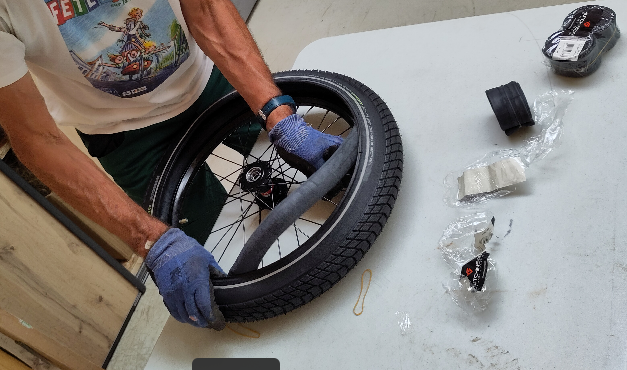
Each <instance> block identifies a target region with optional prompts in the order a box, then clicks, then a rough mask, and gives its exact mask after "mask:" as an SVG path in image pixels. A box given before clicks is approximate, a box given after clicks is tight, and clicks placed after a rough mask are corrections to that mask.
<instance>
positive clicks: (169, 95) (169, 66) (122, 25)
mask: <svg viewBox="0 0 627 370" xmlns="http://www.w3.org/2000/svg"><path fill="white" fill-rule="evenodd" d="M0 66H1V68H0V87H4V86H8V85H10V84H12V83H13V82H15V81H17V80H19V79H20V78H21V77H23V76H24V75H25V74H26V73H27V72H28V71H30V72H31V74H32V75H34V76H35V78H36V82H37V85H38V87H39V90H40V92H41V94H42V95H43V97H44V99H45V101H46V105H47V107H48V110H49V111H50V114H51V115H52V117H53V118H54V120H55V122H56V123H57V124H58V125H65V126H74V127H76V128H78V129H79V130H81V131H82V132H84V133H87V134H103V133H114V132H119V131H126V130H132V129H138V128H142V127H146V126H149V125H151V124H154V123H157V122H161V121H164V120H166V119H169V118H172V117H174V116H176V115H177V114H179V113H181V112H183V111H184V110H185V109H187V108H189V106H191V105H192V103H193V102H194V101H195V100H196V99H197V98H198V96H200V93H201V92H202V90H203V89H204V87H205V85H206V84H207V81H208V80H209V76H210V75H211V70H212V68H213V62H212V61H211V60H210V59H209V58H207V56H205V55H204V53H203V52H202V51H201V50H200V48H199V47H198V46H197V45H196V43H195V41H194V40H193V39H192V38H191V36H190V34H189V31H188V29H187V26H186V24H185V21H184V19H183V15H182V13H181V8H180V4H179V0H0Z"/></svg>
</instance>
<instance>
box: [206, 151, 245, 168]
mask: <svg viewBox="0 0 627 370" xmlns="http://www.w3.org/2000/svg"><path fill="white" fill-rule="evenodd" d="M211 155H212V156H214V157H217V158H220V159H222V160H223V161H227V162H230V163H233V164H234V165H236V166H241V164H240V163H237V162H233V161H232V160H230V159H227V158H224V157H222V156H219V155H217V154H213V153H211ZM236 172H237V171H236Z"/></svg>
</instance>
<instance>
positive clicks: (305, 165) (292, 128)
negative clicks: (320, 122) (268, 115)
mask: <svg viewBox="0 0 627 370" xmlns="http://www.w3.org/2000/svg"><path fill="white" fill-rule="evenodd" d="M268 136H269V138H270V142H272V144H274V145H275V146H276V147H277V150H278V152H279V154H280V155H281V157H282V158H283V160H285V162H287V163H288V164H289V165H290V166H292V167H294V168H296V169H297V170H299V171H301V172H302V173H304V174H305V175H307V176H311V174H313V173H314V172H315V171H316V170H317V169H319V168H320V167H322V165H323V164H324V162H325V161H326V160H327V159H329V158H330V157H331V155H333V153H334V152H335V151H336V150H337V148H338V147H339V146H340V145H341V144H342V142H343V141H344V139H342V138H341V137H339V136H333V135H329V134H324V133H322V132H320V131H318V130H316V129H314V128H312V127H311V126H309V125H307V123H306V122H305V121H304V120H303V118H302V117H301V116H299V115H298V114H292V115H291V116H288V117H286V118H284V119H283V120H281V121H279V123H277V124H276V125H275V126H274V127H273V128H272V130H270V132H269V133H268Z"/></svg>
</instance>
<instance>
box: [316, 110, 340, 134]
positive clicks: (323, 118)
mask: <svg viewBox="0 0 627 370" xmlns="http://www.w3.org/2000/svg"><path fill="white" fill-rule="evenodd" d="M328 114H329V110H328V109H327V112H326V113H325V114H324V116H323V117H322V121H320V124H319V125H318V128H316V130H318V131H320V126H322V122H324V120H325V119H326V118H327V115H328ZM336 121H337V120H336ZM327 128H328V127H327ZM322 132H324V131H322Z"/></svg>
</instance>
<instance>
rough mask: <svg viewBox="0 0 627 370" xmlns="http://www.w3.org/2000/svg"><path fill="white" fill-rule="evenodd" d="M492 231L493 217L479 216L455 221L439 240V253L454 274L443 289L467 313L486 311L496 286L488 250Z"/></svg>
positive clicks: (464, 217)
mask: <svg viewBox="0 0 627 370" xmlns="http://www.w3.org/2000/svg"><path fill="white" fill-rule="evenodd" d="M493 230H494V217H493V216H492V214H491V213H489V212H479V213H475V214H472V215H469V216H463V217H460V218H458V219H457V220H455V221H454V222H453V223H451V224H450V225H449V226H448V227H447V228H446V230H444V233H443V235H442V238H441V239H440V243H439V247H438V249H439V250H440V251H441V253H442V257H443V258H444V261H445V262H446V264H447V265H448V267H449V268H450V271H451V272H450V276H449V277H448V279H447V280H446V281H444V282H443V284H442V285H443V287H444V289H445V290H446V292H447V293H448V294H449V295H450V296H451V297H452V298H453V301H455V303H457V305H458V306H460V307H461V308H463V309H464V310H465V311H467V312H478V311H483V310H484V309H485V308H486V307H487V306H488V302H489V300H490V296H491V294H492V291H493V290H494V286H495V285H496V265H495V263H494V260H493V259H492V258H491V257H490V251H489V250H488V248H487V246H486V244H487V243H488V242H489V241H490V239H491V238H492V234H493Z"/></svg>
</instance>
